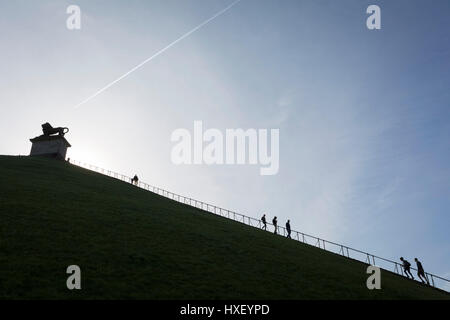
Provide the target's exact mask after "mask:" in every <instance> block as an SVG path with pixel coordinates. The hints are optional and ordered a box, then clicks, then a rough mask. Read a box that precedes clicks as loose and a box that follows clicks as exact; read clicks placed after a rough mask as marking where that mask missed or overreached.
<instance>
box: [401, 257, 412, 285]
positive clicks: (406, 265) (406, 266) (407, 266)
mask: <svg viewBox="0 0 450 320" xmlns="http://www.w3.org/2000/svg"><path fill="white" fill-rule="evenodd" d="M400 260H401V261H402V262H403V269H404V270H405V274H406V277H407V278H408V279H409V276H411V279H413V280H414V276H413V275H412V273H411V269H410V267H411V263H409V262H408V261H407V260H405V259H403V257H400ZM408 274H409V275H408Z"/></svg>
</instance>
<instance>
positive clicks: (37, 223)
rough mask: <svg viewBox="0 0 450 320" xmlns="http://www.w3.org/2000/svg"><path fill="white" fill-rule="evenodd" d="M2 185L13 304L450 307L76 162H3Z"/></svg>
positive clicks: (387, 277)
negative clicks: (71, 270)
mask: <svg viewBox="0 0 450 320" xmlns="http://www.w3.org/2000/svg"><path fill="white" fill-rule="evenodd" d="M0 177H1V180H0V298H1V299H5V298H7V299H11V298H13V299H36V298H45V299H60V298H62V299H73V298H75V299H99V298H101V299H111V298H120V299H122V298H123V299H135V298H138V299H142V298H145V299H241V298H243V299H244V298H245V299H422V298H425V299H441V298H444V299H449V295H448V294H446V293H444V292H441V291H439V290H435V289H432V288H428V287H425V286H423V285H421V284H419V283H416V282H413V281H409V280H406V279H404V278H402V277H400V276H397V275H395V274H393V273H390V272H387V271H383V272H382V290H373V291H370V290H368V289H367V288H366V284H365V283H366V278H367V275H366V273H365V270H366V265H365V264H363V263H359V262H356V261H352V260H349V259H346V258H344V257H341V256H338V255H335V254H332V253H328V252H325V251H323V250H320V249H318V248H314V247H311V246H308V245H304V244H301V243H299V242H296V241H292V240H287V239H285V238H283V237H281V236H274V235H272V234H271V233H269V232H264V231H261V230H258V229H256V228H251V227H248V226H245V225H243V224H240V223H237V222H234V221H231V220H228V219H225V218H221V217H218V216H215V215H212V214H209V213H205V212H203V211H201V210H198V209H195V208H192V207H189V206H185V205H182V204H179V203H177V202H174V201H171V200H169V199H166V198H163V197H161V196H158V195H155V194H153V193H150V192H146V191H144V190H141V189H138V188H136V187H134V186H132V185H130V184H127V183H124V182H120V181H117V180H114V179H112V178H108V177H105V176H102V175H100V174H96V173H93V172H90V171H87V170H84V169H81V168H78V167H75V166H71V165H70V164H68V163H64V162H59V161H55V160H49V159H42V158H29V157H10V156H0ZM72 264H76V265H79V266H80V268H81V271H82V290H73V291H70V290H68V289H67V288H66V279H67V277H68V275H67V274H66V268H67V266H69V265H72Z"/></svg>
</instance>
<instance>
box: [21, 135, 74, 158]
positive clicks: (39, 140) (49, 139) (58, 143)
mask: <svg viewBox="0 0 450 320" xmlns="http://www.w3.org/2000/svg"><path fill="white" fill-rule="evenodd" d="M30 141H31V143H32V146H31V152H30V156H43V157H49V158H55V159H59V160H65V159H66V153H67V148H70V147H71V145H70V143H69V142H68V141H67V140H66V139H65V138H64V137H63V136H59V135H57V136H44V135H43V136H39V137H36V138H33V139H30Z"/></svg>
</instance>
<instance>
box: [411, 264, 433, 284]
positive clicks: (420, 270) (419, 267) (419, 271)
mask: <svg viewBox="0 0 450 320" xmlns="http://www.w3.org/2000/svg"><path fill="white" fill-rule="evenodd" d="M414 260H415V261H416V265H417V276H418V277H419V279H420V281H422V283H425V282H426V284H427V285H430V282H428V278H427V276H426V275H425V270H423V266H422V263H421V262H420V261H419V260H418V259H417V258H414ZM422 277H423V278H424V279H425V281H423V279H422Z"/></svg>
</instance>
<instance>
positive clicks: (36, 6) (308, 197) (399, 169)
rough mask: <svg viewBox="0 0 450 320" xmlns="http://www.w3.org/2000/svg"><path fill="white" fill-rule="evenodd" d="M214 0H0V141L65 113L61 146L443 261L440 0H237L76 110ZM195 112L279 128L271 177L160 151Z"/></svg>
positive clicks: (22, 139) (445, 202)
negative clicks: (372, 13)
mask: <svg viewBox="0 0 450 320" xmlns="http://www.w3.org/2000/svg"><path fill="white" fill-rule="evenodd" d="M230 3H232V1H226V0H185V1H181V0H170V1H167V0H164V1H136V0H128V1H95V0H89V1H44V0H40V1H25V0H18V1H5V0H0V48H1V59H0V73H1V75H2V77H1V78H0V88H1V90H0V110H1V117H0V135H1V136H2V139H1V140H0V153H1V154H28V152H29V149H30V143H29V141H28V139H29V138H31V137H34V136H36V135H38V134H40V124H41V123H43V122H46V121H49V122H51V123H52V124H54V125H58V126H68V127H69V128H70V130H71V131H70V133H69V134H68V135H67V139H68V140H69V141H70V142H71V143H72V145H73V147H72V148H71V149H70V151H69V154H68V155H69V156H70V157H71V158H73V159H77V160H81V161H85V162H89V163H92V164H95V165H98V166H102V167H105V168H108V169H113V170H116V171H119V172H122V173H125V174H128V175H132V174H134V173H137V174H138V175H139V176H140V177H141V179H142V180H143V181H146V182H148V183H150V184H153V185H157V186H160V187H163V188H165V189H168V190H171V191H174V192H177V193H180V194H185V195H187V196H191V197H194V198H198V199H200V200H203V201H206V202H209V203H212V204H217V205H220V206H222V207H225V208H229V209H233V210H236V211H238V212H242V213H244V214H247V215H250V216H254V217H259V216H260V215H261V213H262V212H267V214H268V216H269V217H272V216H273V215H277V216H278V220H279V222H280V223H281V224H283V225H284V222H285V221H286V220H287V219H288V218H289V219H291V222H292V227H293V229H296V230H300V231H303V232H306V233H311V234H314V235H317V236H321V237H324V238H326V239H329V240H332V241H338V242H343V243H345V244H347V245H349V246H353V247H356V248H360V249H363V250H367V251H369V252H373V253H374V254H377V255H380V256H384V257H387V258H391V259H394V260H398V257H400V256H404V257H406V258H408V259H409V260H410V262H412V260H413V258H414V257H416V256H417V257H419V259H421V260H422V261H423V264H424V266H425V269H426V270H427V271H430V272H434V273H437V274H440V275H444V276H446V277H450V245H449V242H450V235H449V232H448V229H449V224H450V218H449V213H448V210H449V207H450V182H449V181H450V165H449V163H450V148H449V138H450V121H449V120H450V93H449V92H450V90H449V84H450V28H449V26H450V22H449V20H448V17H449V14H450V2H448V1H446V0H442V1H432V2H430V1H425V0H423V1H400V0H397V1H358V0H354V1H301V0H296V1H287V0H283V1H279V0H278V1H275V0H273V1H272V0H270V1H269V0H242V1H241V2H240V3H238V4H237V5H236V6H234V7H233V8H232V9H231V10H229V11H227V12H226V13H225V14H223V15H222V16H220V17H218V18H217V19H215V20H214V21H212V22H211V23H210V24H208V25H206V26H205V27H204V28H202V29H200V30H198V31H197V32H195V33H194V34H192V35H190V36H189V37H187V38H186V39H184V40H183V41H181V42H179V43H177V44H176V45H175V46H173V47H172V48H170V49H169V50H167V51H166V52H164V53H163V54H161V55H160V56H158V57H157V58H155V59H154V60H152V61H151V62H149V63H148V64H146V65H145V66H143V67H142V68H140V69H139V70H137V71H136V72H134V73H133V74H131V75H130V76H129V77H127V78H125V79H123V80H122V81H120V82H119V83H117V84H116V85H114V86H113V87H111V88H109V89H108V90H106V91H105V92H103V93H102V94H100V95H99V96H97V97H96V98H94V99H93V100H91V101H89V102H88V103H86V104H84V105H82V106H80V107H79V108H77V109H75V108H74V106H75V105H76V104H78V103H79V102H81V101H82V100H84V99H86V98H87V97H89V96H90V95H91V94H93V93H94V92H96V91H97V90H98V89H100V88H102V87H103V86H105V85H106V84H108V83H109V82H111V81H113V80H114V79H116V78H117V77H119V76H120V75H122V74H123V73H125V72H127V71H128V70H130V69H131V68H132V67H134V66H135V65H137V64H138V63H140V62H141V61H143V60H145V59H146V58H148V57H150V56H151V55H153V54H154V53H155V52H157V51H158V50H160V49H161V48H163V47H164V46H166V45H167V44H169V43H170V42H172V41H173V40H175V39H177V38H178V37H180V36H182V35H183V34H184V33H186V32H187V31H189V30H191V29H192V28H193V27H195V26H196V25H198V24H200V23H202V22H203V21H205V20H206V19H208V18H209V17H211V16H212V15H214V14H215V13H217V12H218V11H220V10H221V9H223V8H224V7H226V6H227V5H229V4H230ZM69 4H77V5H79V6H80V8H81V10H82V28H81V30H79V31H69V30H67V28H66V18H67V16H68V15H67V14H66V8H67V6H68V5H69ZM370 4H377V5H379V6H380V7H381V10H382V12H381V15H382V29H381V30H376V31H370V30H368V29H367V28H366V24H365V20H366V18H367V14H366V13H365V11H366V8H367V6H368V5H370ZM194 120H202V121H203V124H204V126H205V127H206V128H218V129H220V130H225V129H226V128H243V129H246V128H267V129H270V128H279V129H280V171H279V173H278V175H276V176H260V175H259V167H258V166H206V165H203V166H198V165H197V166H194V165H193V166H175V165H173V164H172V162H171V160H170V151H171V148H172V146H173V143H172V142H171V141H170V135H171V133H172V132H173V131H174V130H175V129H177V128H188V129H190V130H192V128H193V122H194ZM12 129H13V131H11V130H12Z"/></svg>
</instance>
